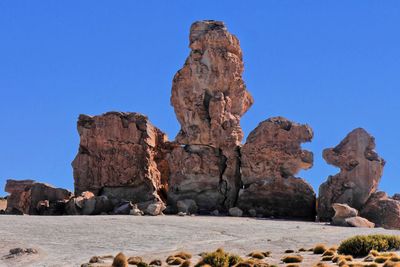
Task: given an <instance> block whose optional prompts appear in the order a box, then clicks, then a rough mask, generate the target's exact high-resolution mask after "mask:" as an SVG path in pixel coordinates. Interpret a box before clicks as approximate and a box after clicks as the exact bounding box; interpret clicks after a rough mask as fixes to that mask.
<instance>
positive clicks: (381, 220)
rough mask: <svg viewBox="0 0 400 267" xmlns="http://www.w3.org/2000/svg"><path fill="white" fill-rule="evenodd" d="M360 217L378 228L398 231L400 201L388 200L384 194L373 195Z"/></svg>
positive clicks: (399, 225)
mask: <svg viewBox="0 0 400 267" xmlns="http://www.w3.org/2000/svg"><path fill="white" fill-rule="evenodd" d="M360 215H361V216H363V217H365V218H367V219H368V220H370V221H372V222H374V223H375V224H376V226H378V227H383V228H388V229H400V201H398V200H395V199H392V198H389V197H388V196H387V194H386V193H385V192H376V193H373V194H372V195H371V197H370V198H369V200H368V202H367V203H366V204H365V205H364V208H363V209H362V210H361V211H360Z"/></svg>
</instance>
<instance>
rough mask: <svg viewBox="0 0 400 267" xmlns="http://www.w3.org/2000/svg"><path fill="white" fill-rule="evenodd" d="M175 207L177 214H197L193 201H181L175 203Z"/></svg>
mask: <svg viewBox="0 0 400 267" xmlns="http://www.w3.org/2000/svg"><path fill="white" fill-rule="evenodd" d="M176 206H177V208H178V212H183V213H186V214H195V213H197V210H198V208H197V204H196V201H194V200H193V199H183V200H179V201H177V202H176Z"/></svg>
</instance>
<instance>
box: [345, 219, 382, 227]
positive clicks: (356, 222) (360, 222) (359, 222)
mask: <svg viewBox="0 0 400 267" xmlns="http://www.w3.org/2000/svg"><path fill="white" fill-rule="evenodd" d="M345 221H346V223H347V225H348V226H351V227H362V228H374V227H375V224H374V223H373V222H370V221H369V220H367V219H365V218H363V217H360V216H356V217H350V218H347V219H345Z"/></svg>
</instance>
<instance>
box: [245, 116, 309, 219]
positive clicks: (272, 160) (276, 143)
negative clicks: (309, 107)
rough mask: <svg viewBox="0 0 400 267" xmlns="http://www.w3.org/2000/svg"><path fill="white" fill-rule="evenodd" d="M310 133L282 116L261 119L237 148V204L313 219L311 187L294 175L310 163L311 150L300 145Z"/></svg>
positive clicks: (268, 213)
mask: <svg viewBox="0 0 400 267" xmlns="http://www.w3.org/2000/svg"><path fill="white" fill-rule="evenodd" d="M312 137H313V132H312V129H311V128H310V127H309V126H307V125H300V124H297V123H294V122H291V121H289V120H287V119H285V118H282V117H275V118H271V119H268V120H266V121H263V122H261V123H260V124H259V125H258V126H257V128H256V129H254V130H253V131H252V132H251V133H250V135H249V136H248V138H247V140H246V144H244V146H243V147H242V149H241V173H242V183H243V189H240V192H239V197H238V204H237V206H238V207H239V208H241V209H242V210H243V211H245V212H246V213H249V210H252V213H254V210H255V211H256V213H257V214H260V215H264V216H274V217H288V218H301V219H308V220H314V219H315V193H314V190H313V189H312V187H311V186H310V185H309V184H308V183H307V182H306V181H304V180H303V179H300V178H296V177H294V176H295V175H296V174H297V173H298V172H299V171H300V170H301V169H308V168H311V166H312V164H313V154H312V153H311V152H309V151H306V150H302V149H301V143H303V142H309V141H311V139H312Z"/></svg>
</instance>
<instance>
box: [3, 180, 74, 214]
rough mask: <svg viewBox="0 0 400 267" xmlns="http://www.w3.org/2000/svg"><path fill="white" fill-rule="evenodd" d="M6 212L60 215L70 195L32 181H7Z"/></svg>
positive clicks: (64, 191)
mask: <svg viewBox="0 0 400 267" xmlns="http://www.w3.org/2000/svg"><path fill="white" fill-rule="evenodd" d="M5 191H6V192H8V193H10V195H9V196H8V198H7V212H8V213H19V214H32V215H61V214H63V213H64V206H65V203H66V202H67V201H68V199H69V198H70V197H71V195H72V193H71V192H69V191H68V190H66V189H62V188H54V187H52V186H51V185H48V184H44V183H37V182H35V181H33V180H21V181H17V180H11V179H10V180H7V183H6V187H5Z"/></svg>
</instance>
